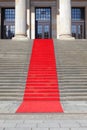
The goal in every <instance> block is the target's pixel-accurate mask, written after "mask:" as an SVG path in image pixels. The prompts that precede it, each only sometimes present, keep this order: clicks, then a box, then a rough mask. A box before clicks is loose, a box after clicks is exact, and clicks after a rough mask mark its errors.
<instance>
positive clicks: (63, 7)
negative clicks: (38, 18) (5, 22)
mask: <svg viewBox="0 0 87 130" xmlns="http://www.w3.org/2000/svg"><path fill="white" fill-rule="evenodd" d="M27 1H28V4H29V5H28V6H29V7H30V4H31V1H30V0H15V37H14V39H27V19H28V22H29V23H30V17H28V18H27ZM37 3H40V2H37ZM56 5H57V10H56V18H57V24H56V28H57V38H58V37H59V39H67V38H72V37H71V0H56ZM43 6H44V7H45V5H43V4H42V5H41V6H40V7H43ZM46 7H47V5H46ZM28 11H29V12H28V15H30V14H29V13H30V8H29V10H28ZM31 14H32V13H31ZM33 15H34V16H35V9H34V12H33ZM31 18H32V16H31ZM33 18H34V17H33ZM31 20H34V22H35V18H34V19H31ZM52 22H53V21H52V19H51V24H52ZM31 24H33V21H32V23H31ZM34 26H36V24H35V23H34ZM34 26H33V27H34ZM51 26H52V25H51ZM31 28H32V25H31ZM35 31H36V27H34V34H32V31H31V35H34V36H31V39H34V38H35ZM51 31H53V30H52V27H51V30H50V32H51ZM28 33H30V26H29V27H28Z"/></svg>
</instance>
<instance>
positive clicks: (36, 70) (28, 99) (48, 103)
mask: <svg viewBox="0 0 87 130" xmlns="http://www.w3.org/2000/svg"><path fill="white" fill-rule="evenodd" d="M21 112H22V113H28V112H63V109H62V106H61V103H60V96H59V90H58V79H57V72H56V62H55V54H54V46H53V40H51V39H49V40H38V39H37V40H34V45H33V50H32V55H31V61H30V66H29V71H28V77H27V81H26V89H25V93H24V99H23V103H22V104H21V105H20V107H19V108H18V110H17V113H21Z"/></svg>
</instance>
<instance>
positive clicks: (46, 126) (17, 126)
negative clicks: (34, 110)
mask: <svg viewBox="0 0 87 130" xmlns="http://www.w3.org/2000/svg"><path fill="white" fill-rule="evenodd" d="M0 130H87V114H73V115H72V114H56V113H54V114H49V113H48V114H28V115H27V114H26V115H23V114H22V115H17V114H15V115H0Z"/></svg>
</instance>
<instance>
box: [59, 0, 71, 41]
mask: <svg viewBox="0 0 87 130" xmlns="http://www.w3.org/2000/svg"><path fill="white" fill-rule="evenodd" d="M59 5H60V37H59V38H60V39H72V36H71V0H60V1H59Z"/></svg>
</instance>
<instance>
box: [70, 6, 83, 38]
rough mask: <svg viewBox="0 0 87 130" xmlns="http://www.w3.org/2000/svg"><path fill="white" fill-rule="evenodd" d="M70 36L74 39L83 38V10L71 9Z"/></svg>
mask: <svg viewBox="0 0 87 130" xmlns="http://www.w3.org/2000/svg"><path fill="white" fill-rule="evenodd" d="M72 36H73V37H75V38H76V39H84V38H85V9H84V8H78V7H73V8H72Z"/></svg>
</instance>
